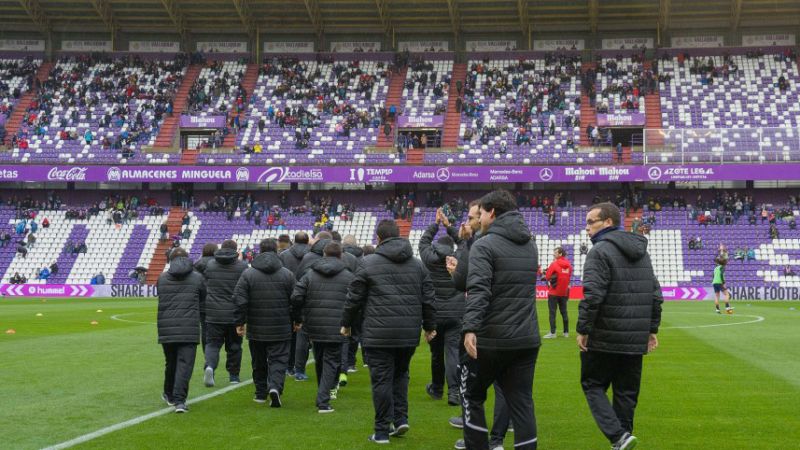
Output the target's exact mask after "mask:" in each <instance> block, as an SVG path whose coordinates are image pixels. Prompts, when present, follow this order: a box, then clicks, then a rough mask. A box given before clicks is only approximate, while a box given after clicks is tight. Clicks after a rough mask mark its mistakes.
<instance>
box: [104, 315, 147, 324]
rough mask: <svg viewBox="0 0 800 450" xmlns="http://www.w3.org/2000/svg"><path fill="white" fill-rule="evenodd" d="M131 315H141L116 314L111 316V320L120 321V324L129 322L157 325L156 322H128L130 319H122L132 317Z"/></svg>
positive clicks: (132, 321)
mask: <svg viewBox="0 0 800 450" xmlns="http://www.w3.org/2000/svg"><path fill="white" fill-rule="evenodd" d="M131 314H139V313H125V314H114V315H113V316H111V320H118V321H120V322H128V323H141V324H144V325H155V324H156V323H155V322H140V321H138V320H128V319H120V317H123V316H130V315H131Z"/></svg>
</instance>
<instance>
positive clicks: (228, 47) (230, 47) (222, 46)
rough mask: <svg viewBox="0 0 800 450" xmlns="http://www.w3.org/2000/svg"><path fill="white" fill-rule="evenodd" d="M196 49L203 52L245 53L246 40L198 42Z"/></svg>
mask: <svg viewBox="0 0 800 450" xmlns="http://www.w3.org/2000/svg"><path fill="white" fill-rule="evenodd" d="M197 51H198V52H203V53H209V52H214V53H247V42H240V41H228V42H198V43H197Z"/></svg>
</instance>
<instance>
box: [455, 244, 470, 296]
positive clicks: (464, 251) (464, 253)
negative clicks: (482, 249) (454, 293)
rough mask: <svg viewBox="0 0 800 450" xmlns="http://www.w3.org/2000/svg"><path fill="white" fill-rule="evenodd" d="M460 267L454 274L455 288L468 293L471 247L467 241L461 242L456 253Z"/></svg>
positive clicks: (457, 266)
mask: <svg viewBox="0 0 800 450" xmlns="http://www.w3.org/2000/svg"><path fill="white" fill-rule="evenodd" d="M456 259H457V260H458V265H456V270H455V271H454V272H453V286H454V287H455V288H456V289H457V290H459V291H461V292H467V274H468V273H469V246H468V244H467V241H463V242H461V244H460V245H459V246H458V250H457V251H456Z"/></svg>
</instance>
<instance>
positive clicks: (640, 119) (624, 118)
mask: <svg viewBox="0 0 800 450" xmlns="http://www.w3.org/2000/svg"><path fill="white" fill-rule="evenodd" d="M644 124H645V115H644V114H643V113H628V112H618V113H614V114H597V125H598V126H601V127H623V126H644Z"/></svg>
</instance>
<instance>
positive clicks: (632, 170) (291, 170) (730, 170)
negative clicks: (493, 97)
mask: <svg viewBox="0 0 800 450" xmlns="http://www.w3.org/2000/svg"><path fill="white" fill-rule="evenodd" d="M743 179H747V180H800V164H727V165H712V164H693V165H685V166H680V165H657V166H656V165H654V166H446V167H445V166H314V167H309V166H249V167H237V166H156V165H150V166H136V165H124V166H51V165H26V166H23V165H6V166H0V181H59V182H91V183H105V182H123V183H125V182H128V183H140V182H165V183H169V182H193V183H234V182H245V183H247V182H249V183H444V182H449V183H550V182H560V183H563V182H573V181H583V182H618V181H659V182H669V181H678V182H680V181H725V180H743Z"/></svg>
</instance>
